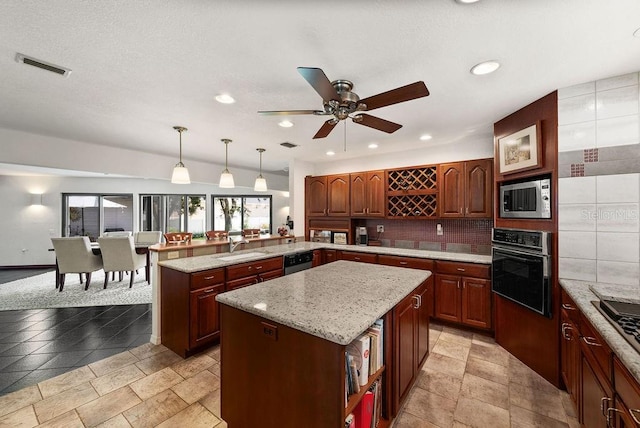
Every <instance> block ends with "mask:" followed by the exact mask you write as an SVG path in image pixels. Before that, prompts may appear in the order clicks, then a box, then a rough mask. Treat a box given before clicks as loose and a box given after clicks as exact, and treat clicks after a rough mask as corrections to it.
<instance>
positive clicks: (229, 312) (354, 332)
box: [217, 261, 433, 428]
mask: <svg viewBox="0 0 640 428" xmlns="http://www.w3.org/2000/svg"><path fill="white" fill-rule="evenodd" d="M430 287H431V288H432V287H433V277H432V276H431V272H429V271H425V270H417V269H406V268H399V267H392V266H383V265H370V264H364V263H357V262H350V261H338V262H334V263H331V264H328V265H323V266H319V267H316V268H314V269H309V270H306V271H302V272H298V273H295V274H292V275H289V276H285V277H282V278H278V279H274V280H272V281H269V282H266V283H262V284H259V285H258V286H252V287H247V288H242V289H239V290H234V291H231V292H228V293H222V294H219V295H218V296H217V300H218V302H219V303H220V306H221V359H222V360H221V412H222V418H223V419H224V420H225V421H226V422H227V424H228V426H229V427H230V428H240V427H252V426H260V427H265V428H269V427H278V428H283V427H285V428H286V427H291V428H293V427H296V428H298V427H301V426H304V427H311V428H313V427H318V428H327V427H335V428H342V427H344V426H345V420H346V419H347V418H349V419H351V418H352V417H351V416H350V415H354V416H355V417H358V415H359V414H361V413H363V411H364V410H363V409H362V408H361V407H362V406H361V404H362V403H364V402H366V403H367V404H368V406H369V407H370V409H371V410H370V413H371V412H372V413H373V414H372V415H371V414H370V415H369V416H371V417H372V418H374V420H375V418H376V407H377V408H378V410H377V412H378V415H379V423H378V425H377V426H378V427H379V428H385V427H388V426H389V425H390V424H391V422H392V421H393V418H394V417H395V416H396V414H397V412H398V410H399V409H400V407H401V405H402V402H403V400H404V399H405V398H406V396H407V394H408V392H409V390H410V389H411V386H412V385H413V382H414V381H415V378H416V376H417V373H419V370H420V367H421V365H422V363H423V362H424V360H425V359H426V355H427V352H428V346H425V344H428V332H429V328H428V325H429V324H428V323H429V316H428V315H429V314H428V305H427V303H426V302H424V306H423V305H421V303H422V300H423V299H422V296H424V295H425V294H426V293H427V291H428V290H429V288H430ZM363 334H364V335H369V336H370V337H369V339H367V340H362V341H361V342H362V343H368V344H369V345H368V346H371V345H370V344H371V343H374V344H376V343H379V342H378V341H381V342H382V345H381V346H380V347H379V348H377V347H376V349H375V350H372V349H371V348H369V356H370V357H371V356H372V355H373V356H375V357H374V358H373V359H372V361H374V362H375V363H376V365H370V366H368V367H369V368H370V369H371V370H370V372H369V373H368V375H369V376H367V377H366V378H364V379H358V380H356V381H357V382H358V387H357V388H356V389H359V390H358V391H357V392H355V391H353V390H351V388H349V381H350V378H351V377H350V374H349V373H348V372H347V371H348V370H349V367H347V361H349V358H348V354H349V352H351V350H352V349H354V346H350V345H351V344H352V343H354V341H357V339H358V340H359V338H360V339H361V338H362V335H363ZM355 348H356V349H359V350H360V351H362V349H361V346H360V347H355ZM378 349H379V350H378ZM374 351H375V352H374ZM356 353H357V352H356ZM356 359H357V358H356ZM360 364H362V361H360ZM360 369H361V370H362V369H363V368H362V367H360ZM354 376H358V374H354ZM358 377H359V376H358ZM352 380H353V379H352ZM369 391H371V392H369ZM352 392H353V393H352ZM365 396H366V397H365ZM370 403H374V404H370ZM356 426H358V425H356Z"/></svg>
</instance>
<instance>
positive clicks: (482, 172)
mask: <svg viewBox="0 0 640 428" xmlns="http://www.w3.org/2000/svg"><path fill="white" fill-rule="evenodd" d="M492 176H493V159H478V160H473V161H467V162H454V163H445V164H441V165H440V176H439V183H438V188H439V192H440V194H439V196H438V207H439V211H440V217H443V218H447V217H448V218H462V217H468V218H491V216H492V215H493V211H492V207H493V205H492V200H493V198H492V190H493V181H492Z"/></svg>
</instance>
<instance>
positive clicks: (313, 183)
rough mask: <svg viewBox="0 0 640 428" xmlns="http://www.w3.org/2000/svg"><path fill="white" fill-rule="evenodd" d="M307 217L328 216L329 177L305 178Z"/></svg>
mask: <svg viewBox="0 0 640 428" xmlns="http://www.w3.org/2000/svg"><path fill="white" fill-rule="evenodd" d="M305 200H306V208H307V216H309V217H313V216H316V217H317V216H325V215H327V177H326V176H321V177H306V178H305Z"/></svg>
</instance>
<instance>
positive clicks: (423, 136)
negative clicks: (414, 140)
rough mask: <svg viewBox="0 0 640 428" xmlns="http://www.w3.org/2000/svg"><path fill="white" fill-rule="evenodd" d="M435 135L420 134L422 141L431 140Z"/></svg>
mask: <svg viewBox="0 0 640 428" xmlns="http://www.w3.org/2000/svg"><path fill="white" fill-rule="evenodd" d="M432 138H433V137H432V136H431V135H429V134H424V135H421V136H420V140H422V141H429V140H430V139H432Z"/></svg>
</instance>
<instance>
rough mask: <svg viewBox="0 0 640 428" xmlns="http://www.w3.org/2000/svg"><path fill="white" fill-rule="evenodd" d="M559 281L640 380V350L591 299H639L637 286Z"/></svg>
mask: <svg viewBox="0 0 640 428" xmlns="http://www.w3.org/2000/svg"><path fill="white" fill-rule="evenodd" d="M560 285H561V286H562V288H563V289H565V291H566V292H567V293H568V294H569V296H570V297H571V298H572V299H573V301H574V302H575V303H576V305H578V308H579V309H580V311H582V313H583V314H584V315H585V316H586V317H587V319H588V320H589V322H590V323H591V324H592V325H593V327H595V328H596V330H598V333H600V335H601V336H602V338H603V339H604V340H605V341H606V342H607V344H608V345H609V347H610V348H611V350H612V351H613V353H614V354H615V355H616V356H617V357H618V358H619V359H620V361H622V363H623V364H624V365H625V367H626V368H627V369H628V370H629V372H630V373H631V374H632V375H633V377H635V379H636V380H637V381H638V382H640V353H638V351H636V350H635V349H634V348H633V347H632V346H631V345H630V344H629V342H627V340H626V339H625V338H624V337H622V335H621V334H620V333H619V332H618V331H617V330H616V329H615V328H614V327H613V326H612V325H611V323H610V322H609V321H608V320H607V319H606V318H605V317H604V316H603V315H602V314H601V313H600V311H598V309H596V308H595V306H593V304H592V303H591V302H592V301H597V300H600V298H601V297H602V298H609V299H615V300H621V301H626V302H634V303H640V296H639V292H638V287H637V286H628V285H620V284H605V283H599V282H590V281H578V280H572V279H560Z"/></svg>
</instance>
